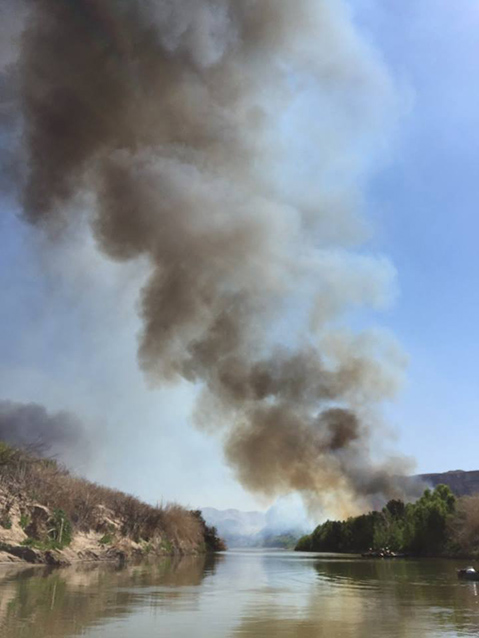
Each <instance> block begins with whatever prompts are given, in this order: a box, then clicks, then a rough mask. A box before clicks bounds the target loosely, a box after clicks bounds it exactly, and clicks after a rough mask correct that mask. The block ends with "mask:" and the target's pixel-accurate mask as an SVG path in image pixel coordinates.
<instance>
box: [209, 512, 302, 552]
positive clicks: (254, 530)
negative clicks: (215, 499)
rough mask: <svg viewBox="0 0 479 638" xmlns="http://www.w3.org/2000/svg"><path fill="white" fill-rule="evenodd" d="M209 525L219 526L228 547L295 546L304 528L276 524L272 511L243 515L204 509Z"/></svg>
mask: <svg viewBox="0 0 479 638" xmlns="http://www.w3.org/2000/svg"><path fill="white" fill-rule="evenodd" d="M201 512H202V514H203V518H204V519H205V521H206V523H207V525H211V526H213V527H216V529H217V532H218V535H219V536H220V537H221V538H222V539H223V540H225V541H226V544H227V545H228V547H230V548H231V547H283V548H288V547H294V545H295V541H297V540H298V538H300V536H302V534H303V532H304V530H303V529H299V528H298V529H291V526H290V525H287V524H283V525H281V524H279V523H277V522H275V521H272V520H271V519H272V517H271V515H270V513H268V512H265V513H264V512H241V511H240V510H235V509H229V510H217V509H215V508H214V507H204V508H203V509H202V510H201Z"/></svg>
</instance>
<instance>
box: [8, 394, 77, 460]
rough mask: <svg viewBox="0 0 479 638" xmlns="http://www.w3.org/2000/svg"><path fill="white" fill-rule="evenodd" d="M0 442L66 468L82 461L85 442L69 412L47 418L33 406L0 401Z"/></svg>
mask: <svg viewBox="0 0 479 638" xmlns="http://www.w3.org/2000/svg"><path fill="white" fill-rule="evenodd" d="M0 441H4V442H5V443H8V444H10V445H13V446H15V447H18V448H21V449H26V450H28V451H30V452H33V453H34V454H40V455H41V456H49V457H52V458H55V459H58V460H60V461H64V462H66V463H67V464H70V463H73V462H74V463H78V461H79V460H83V461H85V460H86V457H87V456H88V448H89V445H88V441H87V439H86V436H85V432H84V430H83V426H82V424H81V422H80V421H79V420H78V419H77V418H76V417H75V416H74V415H72V414H70V413H69V412H65V411H63V412H58V413H56V414H50V413H49V412H47V410H46V409H45V408H44V407H43V406H42V405H38V404H37V403H15V402H13V401H0Z"/></svg>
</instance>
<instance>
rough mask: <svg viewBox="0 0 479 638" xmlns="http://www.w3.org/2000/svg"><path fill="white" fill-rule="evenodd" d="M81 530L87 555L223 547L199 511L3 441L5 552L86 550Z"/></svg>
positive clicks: (0, 487)
mask: <svg viewBox="0 0 479 638" xmlns="http://www.w3.org/2000/svg"><path fill="white" fill-rule="evenodd" d="M82 534H83V545H84V544H85V543H87V544H88V547H87V549H88V556H89V557H90V558H92V557H93V556H96V555H97V554H98V555H100V554H101V552H100V551H99V550H100V549H103V550H104V552H103V554H104V555H105V556H106V557H108V550H109V549H110V550H112V551H110V555H111V556H115V555H116V554H115V550H116V549H118V551H119V552H120V551H121V553H122V555H128V554H133V553H135V554H136V555H137V556H139V555H146V554H150V555H154V554H155V553H168V554H173V553H195V552H196V553H201V552H207V551H213V552H214V551H221V550H224V549H225V545H224V543H223V541H222V540H221V539H220V538H218V536H217V533H216V529H215V528H214V527H209V526H208V525H206V523H205V521H204V519H203V516H202V514H201V512H200V511H189V510H187V509H185V508H183V507H181V506H180V505H177V504H170V505H166V506H162V505H156V506H153V505H149V504H147V503H143V502H142V501H140V500H139V499H137V498H135V497H134V496H131V495H129V494H125V493H124V492H120V491H119V490H113V489H110V488H107V487H103V486H101V485H97V484H96V483H92V482H90V481H87V480H86V479H83V478H80V477H77V476H73V475H72V474H70V473H69V471H68V470H67V469H66V468H64V467H63V466H61V465H59V464H58V463H57V462H56V461H54V460H52V459H45V458H40V457H38V456H36V455H35V454H32V453H29V452H26V451H25V450H19V449H15V448H12V447H10V446H8V445H6V444H5V443H3V442H1V441H0V541H1V542H0V551H8V552H10V553H12V552H13V551H15V555H19V554H21V552H20V551H19V550H18V547H17V549H15V545H17V546H24V547H30V548H32V549H36V550H42V551H49V550H55V551H60V550H65V549H72V551H73V549H74V548H75V544H76V546H77V551H78V552H79V553H80V554H82V555H86V553H85V549H84V547H79V543H78V539H79V538H80V537H81V535H82ZM93 541H95V543H96V546H95V547H94V548H93V550H94V551H93V550H92V542H93ZM22 557H23V556H22ZM31 558H32V560H37V559H38V560H41V558H40V557H39V556H31ZM50 558H51V557H50ZM70 558H72V557H71V556H70Z"/></svg>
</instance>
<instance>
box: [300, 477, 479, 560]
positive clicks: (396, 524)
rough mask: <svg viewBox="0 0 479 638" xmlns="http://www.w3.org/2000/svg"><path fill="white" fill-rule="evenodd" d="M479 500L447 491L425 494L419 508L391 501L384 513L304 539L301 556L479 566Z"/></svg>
mask: <svg viewBox="0 0 479 638" xmlns="http://www.w3.org/2000/svg"><path fill="white" fill-rule="evenodd" d="M478 513H479V497H478V496H465V497H461V498H456V497H455V495H454V494H453V493H452V492H451V490H450V489H449V487H447V486H446V485H438V486H437V487H436V488H435V489H434V490H433V491H431V490H425V492H424V494H423V495H422V496H421V498H419V499H418V500H417V501H416V502H414V503H404V502H402V501H400V500H397V499H396V500H391V501H389V502H388V503H387V504H386V506H385V507H383V509H382V510H381V511H372V512H369V513H367V514H363V515H361V516H356V517H351V518H348V519H347V520H342V521H331V520H328V521H326V522H325V523H322V524H321V525H318V526H317V527H316V529H315V530H314V531H313V532H312V533H311V534H308V535H306V536H303V537H302V538H300V539H299V541H298V543H297V545H296V548H295V549H296V551H313V552H338V553H354V554H364V553H365V554H371V555H372V556H376V557H378V558H380V557H381V556H379V555H380V554H383V555H384V558H390V557H391V556H390V555H391V554H399V555H407V556H408V557H414V558H420V557H424V558H438V557H441V558H448V557H450V558H456V559H463V560H476V559H477V557H478V555H479V516H478Z"/></svg>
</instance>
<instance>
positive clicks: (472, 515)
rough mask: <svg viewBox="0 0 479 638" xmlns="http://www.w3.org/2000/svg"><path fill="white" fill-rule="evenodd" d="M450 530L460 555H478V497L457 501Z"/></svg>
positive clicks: (467, 497)
mask: <svg viewBox="0 0 479 638" xmlns="http://www.w3.org/2000/svg"><path fill="white" fill-rule="evenodd" d="M450 530H451V538H452V540H453V542H454V544H455V546H456V547H457V550H458V551H459V552H460V553H464V554H467V555H478V554H479V495H476V496H464V497H463V498H460V499H459V500H458V502H457V506H456V513H455V516H454V518H453V520H452V521H451V524H450Z"/></svg>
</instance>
